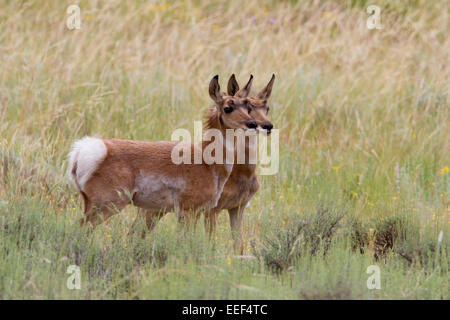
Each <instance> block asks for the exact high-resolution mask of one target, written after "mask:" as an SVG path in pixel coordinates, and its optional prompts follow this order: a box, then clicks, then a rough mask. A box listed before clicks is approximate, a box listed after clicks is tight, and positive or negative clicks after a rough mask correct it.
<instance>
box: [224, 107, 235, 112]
mask: <svg viewBox="0 0 450 320" xmlns="http://www.w3.org/2000/svg"><path fill="white" fill-rule="evenodd" d="M223 111H224V112H225V113H231V112H233V108H232V107H225V108H223Z"/></svg>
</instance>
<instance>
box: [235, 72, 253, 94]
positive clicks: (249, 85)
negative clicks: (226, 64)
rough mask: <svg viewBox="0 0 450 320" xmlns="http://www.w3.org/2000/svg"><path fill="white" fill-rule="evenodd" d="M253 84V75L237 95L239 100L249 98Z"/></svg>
mask: <svg viewBox="0 0 450 320" xmlns="http://www.w3.org/2000/svg"><path fill="white" fill-rule="evenodd" d="M252 83H253V75H252V74H251V75H250V79H249V80H248V82H247V84H246V85H245V87H243V88H242V89H241V90H239V91H238V92H237V93H236V96H237V97H239V98H246V97H247V96H248V94H249V93H250V89H251V88H252Z"/></svg>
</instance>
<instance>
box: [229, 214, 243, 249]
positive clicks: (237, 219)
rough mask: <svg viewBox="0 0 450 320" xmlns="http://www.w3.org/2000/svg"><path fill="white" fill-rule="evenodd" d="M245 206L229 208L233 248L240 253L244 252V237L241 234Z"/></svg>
mask: <svg viewBox="0 0 450 320" xmlns="http://www.w3.org/2000/svg"><path fill="white" fill-rule="evenodd" d="M244 210H245V207H238V208H234V209H229V210H228V214H229V216H230V227H231V236H232V237H233V240H234V245H233V247H234V250H235V252H239V253H240V254H241V255H243V254H244V241H243V240H244V239H243V235H242V219H243V217H244Z"/></svg>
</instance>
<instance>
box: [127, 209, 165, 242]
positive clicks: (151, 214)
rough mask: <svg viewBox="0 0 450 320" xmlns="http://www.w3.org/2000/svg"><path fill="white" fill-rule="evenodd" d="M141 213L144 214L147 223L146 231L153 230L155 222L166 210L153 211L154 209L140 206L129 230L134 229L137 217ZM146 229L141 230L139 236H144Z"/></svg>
mask: <svg viewBox="0 0 450 320" xmlns="http://www.w3.org/2000/svg"><path fill="white" fill-rule="evenodd" d="M141 214H144V215H145V224H146V225H147V230H148V232H151V231H153V229H154V228H155V226H156V224H157V223H158V222H159V220H161V218H162V217H164V216H165V214H166V211H163V210H160V211H154V210H145V209H142V208H138V212H137V216H136V219H135V220H134V221H133V224H132V225H131V230H134V229H135V227H136V223H137V221H138V218H139V217H140V216H141ZM145 234H146V231H145V230H143V231H142V234H141V237H142V238H145Z"/></svg>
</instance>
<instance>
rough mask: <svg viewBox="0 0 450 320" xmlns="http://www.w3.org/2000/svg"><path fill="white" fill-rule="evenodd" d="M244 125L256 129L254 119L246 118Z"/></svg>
mask: <svg viewBox="0 0 450 320" xmlns="http://www.w3.org/2000/svg"><path fill="white" fill-rule="evenodd" d="M245 125H246V126H247V127H248V128H250V129H256V127H257V126H258V124H257V123H256V121H255V120H247V121H245Z"/></svg>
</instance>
